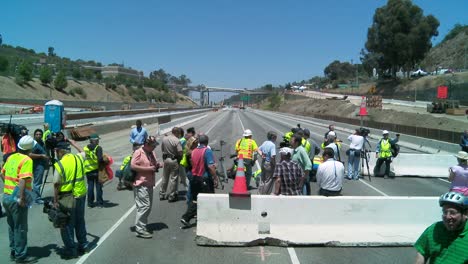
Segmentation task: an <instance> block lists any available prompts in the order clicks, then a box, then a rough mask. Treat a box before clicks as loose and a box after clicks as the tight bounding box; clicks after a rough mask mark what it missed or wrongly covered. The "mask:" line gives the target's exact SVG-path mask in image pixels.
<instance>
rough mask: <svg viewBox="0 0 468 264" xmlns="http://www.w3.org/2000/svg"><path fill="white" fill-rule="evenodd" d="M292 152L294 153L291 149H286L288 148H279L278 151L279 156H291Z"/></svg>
mask: <svg viewBox="0 0 468 264" xmlns="http://www.w3.org/2000/svg"><path fill="white" fill-rule="evenodd" d="M293 152H294V150H293V149H292V148H288V147H284V148H280V150H279V153H280V154H285V155H288V154H290V155H292V154H293Z"/></svg>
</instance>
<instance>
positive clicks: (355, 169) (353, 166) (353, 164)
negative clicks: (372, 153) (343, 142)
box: [348, 150, 361, 180]
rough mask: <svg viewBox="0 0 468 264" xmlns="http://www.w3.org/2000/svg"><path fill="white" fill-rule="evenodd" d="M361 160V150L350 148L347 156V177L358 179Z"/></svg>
mask: <svg viewBox="0 0 468 264" xmlns="http://www.w3.org/2000/svg"><path fill="white" fill-rule="evenodd" d="M360 161H361V151H359V150H350V151H349V156H348V178H349V179H354V180H359V163H360Z"/></svg>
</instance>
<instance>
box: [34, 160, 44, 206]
mask: <svg viewBox="0 0 468 264" xmlns="http://www.w3.org/2000/svg"><path fill="white" fill-rule="evenodd" d="M44 171H45V167H44V165H37V166H36V167H35V168H34V171H33V177H34V178H33V192H34V194H35V195H36V201H38V200H40V199H41V186H42V178H43V177H44Z"/></svg>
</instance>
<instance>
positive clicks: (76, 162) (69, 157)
mask: <svg viewBox="0 0 468 264" xmlns="http://www.w3.org/2000/svg"><path fill="white" fill-rule="evenodd" d="M83 163H84V162H83V157H82V156H81V155H75V154H71V153H68V154H65V155H64V156H63V157H62V159H61V160H60V161H58V162H56V163H55V164H54V167H55V169H56V170H57V172H58V173H59V175H60V177H61V185H60V192H61V193H66V192H72V193H73V196H74V197H82V196H84V195H86V184H85V182H84V165H83ZM75 175H76V179H75V187H73V178H74V177H75Z"/></svg>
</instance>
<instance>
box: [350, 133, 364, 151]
mask: <svg viewBox="0 0 468 264" xmlns="http://www.w3.org/2000/svg"><path fill="white" fill-rule="evenodd" d="M348 140H349V141H351V143H350V144H349V148H350V149H355V150H361V149H362V146H363V145H364V137H363V136H358V135H350V136H349V137H348Z"/></svg>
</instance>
